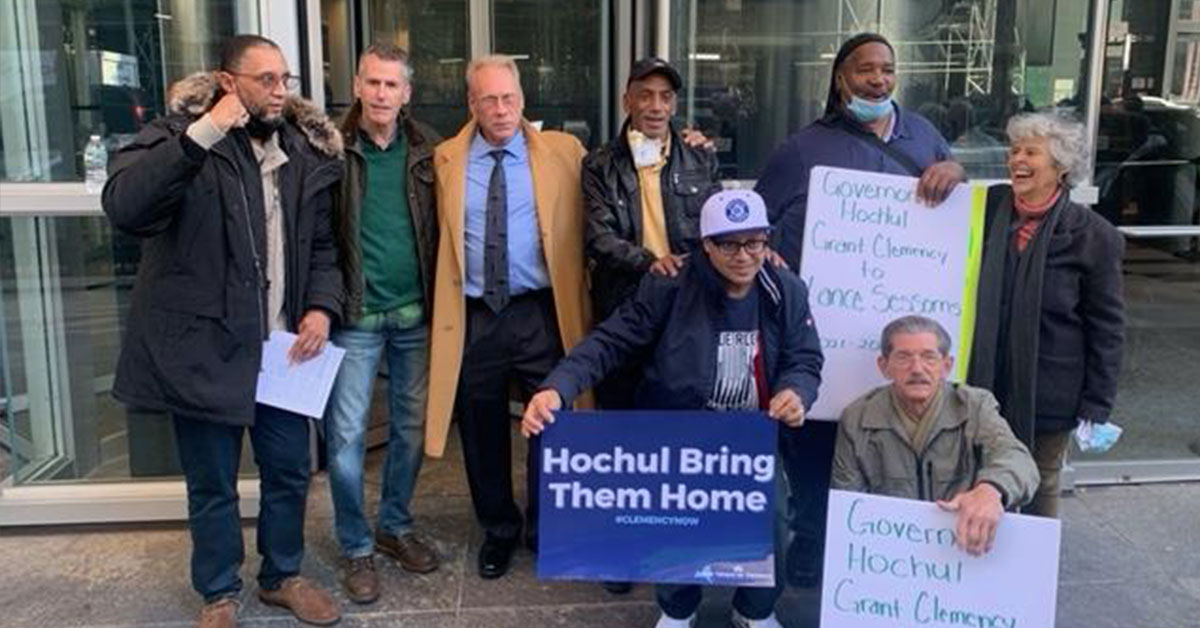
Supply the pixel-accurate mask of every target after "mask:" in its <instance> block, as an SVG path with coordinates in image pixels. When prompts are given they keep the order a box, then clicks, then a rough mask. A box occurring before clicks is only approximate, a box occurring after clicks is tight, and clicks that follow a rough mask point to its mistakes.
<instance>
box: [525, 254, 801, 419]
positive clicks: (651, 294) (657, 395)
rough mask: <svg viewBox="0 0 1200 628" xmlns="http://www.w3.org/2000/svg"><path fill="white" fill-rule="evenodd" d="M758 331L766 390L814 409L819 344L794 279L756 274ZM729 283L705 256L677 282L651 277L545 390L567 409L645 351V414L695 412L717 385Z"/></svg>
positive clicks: (641, 394)
mask: <svg viewBox="0 0 1200 628" xmlns="http://www.w3.org/2000/svg"><path fill="white" fill-rule="evenodd" d="M758 288H759V331H760V332H761V338H762V350H763V359H764V368H765V371H766V378H767V386H768V388H769V389H770V394H771V395H774V394H776V393H778V392H780V391H782V390H783V389H785V388H791V389H793V390H795V391H796V392H797V393H798V394H799V395H800V398H801V399H802V400H803V401H804V404H805V406H806V407H811V406H812V404H813V402H814V401H816V399H817V386H818V385H819V384H820V383H821V364H822V363H823V362H824V358H823V356H822V355H821V343H820V340H819V339H818V337H817V329H816V327H815V326H814V325H813V320H812V315H811V314H810V313H809V309H808V290H807V288H805V286H804V282H802V281H801V280H800V279H799V278H798V277H796V276H795V275H793V274H792V273H787V272H784V273H779V272H777V271H776V270H775V269H774V268H771V267H769V265H768V266H764V268H763V270H762V271H760V272H759V274H758ZM724 295H725V292H724V283H723V280H722V279H721V277H720V276H719V275H718V274H717V271H716V270H715V269H714V268H713V267H712V264H711V263H709V261H708V258H707V257H706V256H705V255H704V254H703V253H700V252H696V253H694V254H693V255H692V256H691V261H689V262H688V265H687V266H686V267H685V268H684V270H683V271H682V272H680V273H679V275H677V276H676V277H661V276H658V275H654V274H647V275H646V276H645V277H644V278H643V279H642V281H641V283H640V284H639V286H638V290H637V292H636V293H634V295H633V297H632V298H630V299H628V300H626V301H625V302H624V303H623V304H622V305H621V306H620V307H618V308H617V310H616V311H615V312H614V313H613V315H612V316H610V317H609V318H608V319H606V320H605V321H604V322H603V323H601V324H600V325H599V326H597V327H596V328H595V329H593V330H592V332H591V333H590V334H588V335H587V337H586V338H584V339H583V341H582V342H581V343H579V344H578V345H576V346H575V348H574V349H572V350H571V353H570V355H568V356H567V357H566V358H564V359H563V360H562V362H560V363H559V364H558V366H557V367H556V368H555V369H554V371H553V372H551V373H550V375H549V376H548V377H547V378H546V381H545V382H544V383H543V387H544V388H553V389H554V390H556V391H558V393H559V394H560V395H561V396H562V398H563V403H564V405H569V404H570V403H571V402H572V400H574V399H575V397H576V396H578V395H579V394H580V393H581V392H583V391H584V390H587V389H588V388H591V387H592V386H593V385H594V384H596V383H597V382H599V381H600V380H602V379H603V378H604V376H605V375H606V374H608V373H610V372H612V371H613V370H614V369H616V368H617V367H618V366H619V365H620V364H621V363H622V362H624V361H625V359H626V358H628V357H629V356H631V355H634V354H638V353H640V352H641V350H643V349H645V350H646V351H647V352H648V353H650V356H651V357H650V358H649V359H647V360H646V362H645V367H644V371H643V374H642V381H641V384H640V385H639V386H638V389H637V393H636V396H635V405H636V407H637V408H640V409H673V410H698V409H702V408H704V407H705V405H706V403H707V401H708V398H709V394H710V393H711V392H712V388H713V381H714V379H715V378H716V371H717V369H716V356H717V351H716V343H717V336H718V334H719V332H720V330H719V329H717V328H716V326H717V324H718V322H719V321H720V320H721V308H723V307H724V302H725V299H724Z"/></svg>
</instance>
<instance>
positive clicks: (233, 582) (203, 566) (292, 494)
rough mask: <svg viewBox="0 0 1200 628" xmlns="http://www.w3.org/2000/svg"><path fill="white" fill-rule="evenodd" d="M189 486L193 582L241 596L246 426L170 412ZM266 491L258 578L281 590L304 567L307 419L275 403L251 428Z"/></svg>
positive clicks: (259, 411)
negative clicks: (241, 471) (240, 490)
mask: <svg viewBox="0 0 1200 628" xmlns="http://www.w3.org/2000/svg"><path fill="white" fill-rule="evenodd" d="M173 419H174V423H175V438H176V444H177V446H178V448H179V460H180V462H181V463H182V464H183V473H184V478H185V479H186V481H187V491H188V528H189V529H190V531H191V535H192V586H193V587H195V589H196V591H198V592H199V593H200V595H202V596H204V599H205V600H206V601H213V600H216V599H219V598H222V597H228V596H233V595H237V593H238V592H239V591H241V588H242V579H241V577H240V576H239V575H238V571H239V570H240V569H241V566H242V560H243V558H244V557H245V550H244V549H243V547H242V525H241V517H240V514H239V513H238V494H237V479H238V463H239V462H240V461H241V457H242V435H243V433H245V431H246V428H244V427H238V426H231V425H221V424H218V423H213V422H210V421H203V420H198V419H189V418H186V417H181V416H175V417H173ZM249 431H250V444H251V446H252V447H253V448H254V462H255V463H256V464H257V465H258V472H259V478H260V487H261V489H260V490H261V494H260V497H259V514H258V553H259V554H260V555H261V556H262V565H261V566H260V567H259V571H258V584H259V587H261V588H263V589H276V588H278V587H279V584H280V583H281V582H282V581H283V579H284V578H287V577H289V576H294V575H296V574H298V573H299V572H300V561H301V560H302V559H303V558H304V501H305V497H306V496H307V494H308V475H309V474H308V466H309V455H308V419H306V418H304V417H302V416H300V415H297V414H293V413H291V412H287V411H285V410H280V409H277V408H272V407H270V406H263V405H259V406H257V407H256V408H255V417H254V427H251V428H249Z"/></svg>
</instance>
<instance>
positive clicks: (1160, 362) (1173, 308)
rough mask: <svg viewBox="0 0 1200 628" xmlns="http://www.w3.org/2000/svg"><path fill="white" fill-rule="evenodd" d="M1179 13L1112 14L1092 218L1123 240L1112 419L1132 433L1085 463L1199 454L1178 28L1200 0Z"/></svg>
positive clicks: (1190, 72)
mask: <svg viewBox="0 0 1200 628" xmlns="http://www.w3.org/2000/svg"><path fill="white" fill-rule="evenodd" d="M1185 4H1186V5H1187V6H1184V5H1185ZM1179 5H1180V6H1179V11H1178V12H1177V13H1175V14H1174V15H1172V12H1171V2H1170V0H1138V1H1137V2H1133V1H1130V0H1113V1H1112V2H1111V4H1110V7H1109V8H1110V10H1109V27H1108V33H1107V37H1106V40H1105V41H1106V54H1105V69H1104V76H1103V79H1104V80H1103V83H1102V88H1103V95H1102V100H1101V106H1100V128H1099V132H1098V136H1097V138H1096V172H1095V180H1096V185H1097V186H1098V188H1099V194H1100V201H1099V203H1098V204H1097V205H1096V210H1097V211H1099V212H1100V213H1102V214H1103V215H1104V216H1105V217H1106V218H1107V219H1108V220H1110V221H1112V222H1113V223H1115V224H1117V225H1118V227H1120V228H1121V229H1122V230H1123V231H1124V232H1125V235H1126V254H1125V302H1126V341H1125V360H1124V369H1123V372H1122V376H1121V380H1120V385H1119V389H1118V395H1117V406H1116V408H1115V409H1114V412H1113V418H1114V420H1115V421H1117V422H1118V423H1120V424H1121V425H1123V426H1124V427H1125V428H1126V429H1125V433H1124V434H1123V435H1122V437H1121V442H1120V443H1119V444H1118V445H1117V446H1116V447H1114V448H1113V449H1112V450H1111V451H1109V452H1108V453H1106V454H1099V455H1087V456H1081V458H1083V459H1088V460H1096V459H1099V460H1128V459H1147V458H1155V459H1182V460H1197V459H1198V458H1200V432H1197V430H1196V426H1197V424H1198V423H1197V422H1198V420H1200V411H1197V408H1196V403H1195V394H1194V392H1193V391H1194V390H1195V388H1196V382H1197V381H1200V317H1197V316H1196V313H1197V312H1200V172H1198V171H1200V105H1198V103H1200V93H1198V92H1197V88H1196V87H1195V84H1194V82H1192V81H1196V80H1200V79H1198V78H1194V77H1200V55H1198V54H1197V48H1200V46H1197V38H1196V36H1195V35H1191V34H1187V33H1185V32H1183V29H1184V27H1185V23H1187V22H1189V21H1190V22H1191V24H1192V25H1193V28H1194V26H1195V25H1196V23H1197V22H1200V3H1192V2H1179ZM1164 35H1165V36H1164ZM1172 40H1173V41H1174V42H1175V50H1174V53H1175V54H1174V55H1173V56H1172V55H1171V54H1169V53H1170V52H1171V51H1170V50H1168V48H1167V46H1168V45H1169V43H1168V42H1170V41H1172ZM1189 77H1193V78H1189ZM1156 230H1157V233H1155V231H1156Z"/></svg>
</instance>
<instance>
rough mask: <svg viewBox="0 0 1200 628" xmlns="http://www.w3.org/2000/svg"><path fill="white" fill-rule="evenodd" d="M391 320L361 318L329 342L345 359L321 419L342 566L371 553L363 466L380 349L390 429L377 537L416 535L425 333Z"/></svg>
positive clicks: (389, 315)
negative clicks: (414, 503)
mask: <svg viewBox="0 0 1200 628" xmlns="http://www.w3.org/2000/svg"><path fill="white" fill-rule="evenodd" d="M394 312H395V311H394V310H393V311H392V312H385V313H380V314H371V315H368V316H365V317H363V319H362V320H361V321H360V322H359V323H358V324H357V325H355V326H353V327H346V328H342V329H339V330H337V331H335V332H334V333H333V337H332V341H333V344H335V345H337V346H339V347H341V348H343V349H345V350H346V357H345V358H343V359H342V366H341V369H340V370H339V371H338V375H337V379H336V380H335V381H334V384H333V392H332V393H331V394H330V397H329V407H328V408H327V409H326V411H325V437H326V444H327V446H328V456H329V488H330V492H331V493H332V495H333V514H334V530H335V531H336V533H337V539H338V543H340V544H341V547H342V554H343V555H344V556H346V557H347V558H359V557H362V556H370V555H371V554H372V553H373V552H374V551H375V544H374V541H373V539H372V537H371V529H370V526H368V525H367V518H366V514H365V513H364V512H363V458H364V457H365V455H366V444H365V436H366V431H367V422H368V418H369V416H368V415H369V414H370V408H371V390H372V388H373V385H374V383H375V375H376V372H377V370H378V367H379V358H380V355H382V354H383V353H384V350H385V349H386V353H387V364H388V411H389V416H390V418H391V421H390V427H389V431H388V451H387V462H386V464H385V465H384V469H383V494H382V495H381V497H380V503H379V525H378V529H379V531H381V532H385V533H387V534H390V535H394V536H400V535H403V534H405V533H407V532H409V531H411V530H412V527H413V518H412V513H411V512H409V507H408V506H409V502H411V501H412V496H413V487H414V485H415V484H416V481H417V474H418V473H420V471H421V461H422V459H423V456H424V453H425V452H424V447H425V399H426V396H427V394H428V388H429V329H428V327H426V325H425V324H424V322H423V321H421V320H419V319H418V320H416V321H415V322H414V321H411V320H404V319H403V318H401V317H397V316H395V315H394Z"/></svg>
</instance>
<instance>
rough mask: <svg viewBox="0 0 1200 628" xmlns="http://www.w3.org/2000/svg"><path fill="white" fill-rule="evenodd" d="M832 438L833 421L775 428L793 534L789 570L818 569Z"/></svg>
mask: <svg viewBox="0 0 1200 628" xmlns="http://www.w3.org/2000/svg"><path fill="white" fill-rule="evenodd" d="M836 439H837V422H836V421H806V422H805V423H804V427H802V428H800V429H798V430H787V429H781V430H779V441H780V442H779V448H780V451H781V453H782V454H783V467H784V470H785V471H786V473H787V478H788V488H789V489H790V492H791V497H790V498H789V500H788V513H789V514H788V527H789V528H791V530H792V533H793V534H794V536H793V537H792V547H791V548H790V549H789V550H788V557H789V564H788V571H789V573H793V572H796V571H798V570H799V571H810V570H813V569H815V574H816V575H818V576H819V575H820V573H821V565H822V562H823V558H824V555H825V519H826V515H827V514H828V512H829V481H830V474H831V472H832V468H833V445H834V441H835V440H836ZM797 563H798V564H797Z"/></svg>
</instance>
